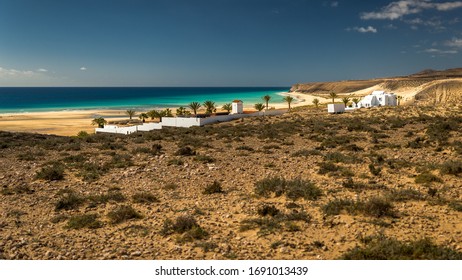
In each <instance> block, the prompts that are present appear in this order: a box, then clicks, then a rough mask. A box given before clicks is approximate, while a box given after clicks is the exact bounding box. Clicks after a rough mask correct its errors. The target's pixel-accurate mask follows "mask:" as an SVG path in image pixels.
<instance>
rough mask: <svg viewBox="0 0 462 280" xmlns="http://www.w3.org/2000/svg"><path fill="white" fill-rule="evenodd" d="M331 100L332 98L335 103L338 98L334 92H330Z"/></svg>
mask: <svg viewBox="0 0 462 280" xmlns="http://www.w3.org/2000/svg"><path fill="white" fill-rule="evenodd" d="M329 96H330V98H332V103H335V98H337V96H338V95H337V94H336V93H335V92H333V91H331V92H329Z"/></svg>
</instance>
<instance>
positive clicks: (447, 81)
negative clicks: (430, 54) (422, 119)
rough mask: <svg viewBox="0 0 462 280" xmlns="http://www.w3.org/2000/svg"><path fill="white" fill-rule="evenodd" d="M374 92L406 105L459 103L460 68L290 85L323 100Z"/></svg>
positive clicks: (460, 89)
mask: <svg viewBox="0 0 462 280" xmlns="http://www.w3.org/2000/svg"><path fill="white" fill-rule="evenodd" d="M373 90H386V91H389V92H393V93H396V94H398V95H401V96H403V97H404V98H405V100H406V101H409V102H407V103H413V102H414V101H418V102H420V103H424V104H446V103H450V102H460V101H461V100H462V68H455V69H448V70H444V71H435V70H424V71H422V72H419V73H416V74H413V75H409V76H403V77H394V78H383V79H372V80H360V81H338V82H325V83H320V82H316V83H306V84H296V85H294V86H292V88H291V90H290V91H291V92H300V93H307V94H314V95H319V96H321V97H326V96H327V94H328V93H329V92H335V93H338V94H342V95H346V96H356V97H361V96H365V95H367V94H369V93H371V92H372V91H373Z"/></svg>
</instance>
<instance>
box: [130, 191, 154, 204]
mask: <svg viewBox="0 0 462 280" xmlns="http://www.w3.org/2000/svg"><path fill="white" fill-rule="evenodd" d="M132 199H133V202H135V203H144V204H149V203H154V202H159V199H157V197H156V196H155V195H153V194H152V193H149V192H137V193H135V194H133V196H132Z"/></svg>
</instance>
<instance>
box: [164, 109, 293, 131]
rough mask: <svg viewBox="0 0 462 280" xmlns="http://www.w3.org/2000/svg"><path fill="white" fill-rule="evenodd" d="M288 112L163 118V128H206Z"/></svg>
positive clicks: (271, 111) (273, 111) (272, 111)
mask: <svg viewBox="0 0 462 280" xmlns="http://www.w3.org/2000/svg"><path fill="white" fill-rule="evenodd" d="M285 112H287V110H269V111H266V112H255V113H251V114H231V115H223V116H211V117H207V118H173V117H163V118H162V126H173V127H192V126H204V125H207V124H212V123H218V122H228V121H232V120H236V119H241V118H249V117H258V116H277V115H282V114H284V113H285Z"/></svg>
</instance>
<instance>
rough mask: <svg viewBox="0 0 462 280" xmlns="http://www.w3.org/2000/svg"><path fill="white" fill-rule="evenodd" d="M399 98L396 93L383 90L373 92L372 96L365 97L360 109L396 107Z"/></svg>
mask: <svg viewBox="0 0 462 280" xmlns="http://www.w3.org/2000/svg"><path fill="white" fill-rule="evenodd" d="M397 100H398V99H397V96H396V94H394V93H388V92H385V91H383V90H376V91H373V92H372V93H371V94H369V95H367V96H364V98H363V99H362V100H361V101H359V103H358V107H359V108H361V107H365V108H368V107H377V106H396V105H397V104H398V101H397Z"/></svg>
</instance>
